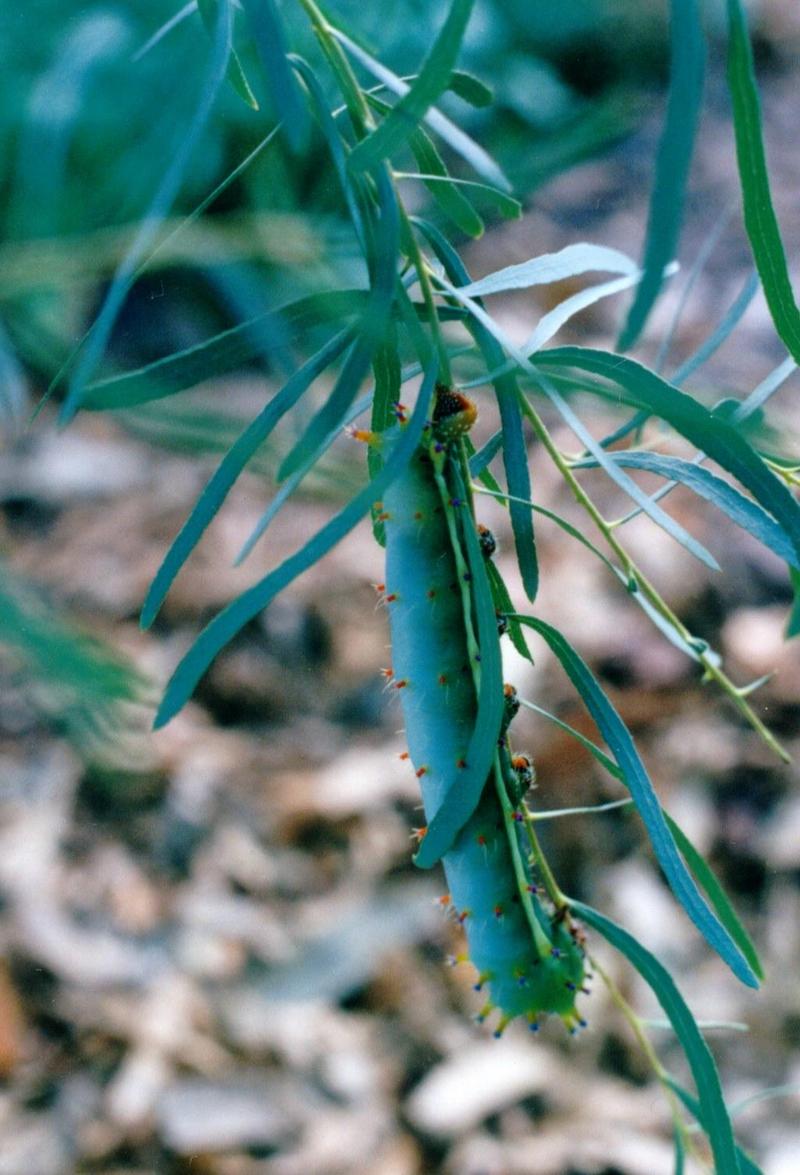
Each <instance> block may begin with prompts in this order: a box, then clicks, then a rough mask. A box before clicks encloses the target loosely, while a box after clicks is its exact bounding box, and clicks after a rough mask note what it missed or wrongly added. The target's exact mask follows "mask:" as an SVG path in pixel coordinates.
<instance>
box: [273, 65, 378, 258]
mask: <svg viewBox="0 0 800 1175" xmlns="http://www.w3.org/2000/svg"><path fill="white" fill-rule="evenodd" d="M289 61H290V62H291V64H292V67H293V68H294V69H295V70H297V72H298V73H299V74H300V76H301V77H302V79H303V81H304V82H305V84H306V86H307V87H308V92H309V94H310V95H311V100H312V102H313V104H314V110H315V114H316V118H317V122H318V123H319V126H320V130H321V131H322V134H323V135H324V137H325V142H326V144H327V147H328V151H329V152H330V155H331V159H332V160H333V164H334V167H335V168H336V174H337V175H338V177H339V186H340V187H341V189H342V193H343V195H344V199H345V203H346V204H347V211H348V212H349V214H350V220H351V221H352V223H353V228H354V229H355V232H356V236H357V237H358V241H359V244H360V245H361V249H362V252H366V248H367V232H366V229H365V227H364V220H363V217H362V215H361V208H360V206H359V196H360V189H361V186H362V181H361V179H360V178H359V177H356V176H354V175H353V174H352V172H351V171H350V170H349V169H348V167H347V153H346V152H345V148H344V143H343V140H342V136H341V134H340V133H339V128H338V127H337V125H336V119H335V118H334V117H333V115H332V114H331V112H330V110H329V108H328V99H327V97H326V95H325V91H324V90H323V88H322V86H321V85H320V83H319V81H318V80H317V76H316V74H315V73H314V71H313V69H312V68H311V66H310V65H309V64H308V62H307V61H306V60H305V59H304V58H302V57H298V56H297V55H296V54H294V53H290V54H289Z"/></svg>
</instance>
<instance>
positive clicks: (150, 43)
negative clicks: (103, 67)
mask: <svg viewBox="0 0 800 1175" xmlns="http://www.w3.org/2000/svg"><path fill="white" fill-rule="evenodd" d="M196 10H197V0H189V3H188V4H184V6H183V8H179V9H178V11H177V12H176V13H175V14H174V16H171V17H170V18H169V20H165V21H164V23H163V24H162V25H160V26H159V27H158V28H157V29H156V31H155V32H154V33H153V34H152V36H150V37H148V38H147V40H146V41H145V43H144V44H143V45H141V46H140V47H139V48H138V49H137V50H136V52H135V53H134V54H133V56H132V57H131V63H132V64H133V63H135V62H137V61H141V60H142V58H143V57H144V56H145V54H147V53H149V52H150V50H151V49H155V47H156V45H158V44H159V42H160V41H162V40H163V39H164V37H166V35H167V33H171V32H172V30H173V29H176V28H177V27H178V25H180V24H183V22H184V21H185V20H186V19H187V17H189V16H191V15H192V13H193V12H196Z"/></svg>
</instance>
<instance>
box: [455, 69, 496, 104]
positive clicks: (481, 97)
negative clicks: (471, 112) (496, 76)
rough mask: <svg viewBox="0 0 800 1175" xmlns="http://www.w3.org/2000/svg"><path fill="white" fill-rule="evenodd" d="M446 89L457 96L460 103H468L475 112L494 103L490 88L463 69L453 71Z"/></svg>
mask: <svg viewBox="0 0 800 1175" xmlns="http://www.w3.org/2000/svg"><path fill="white" fill-rule="evenodd" d="M448 89H450V90H452V91H453V93H454V94H458V96H459V98H461V99H462V101H464V102H468V103H469V105H470V106H474V107H475V108H476V109H477V110H483V109H484V107H486V106H491V104H492V102H493V101H494V94H493V93H492V90H491V87H490V86H487V85H486V82H482V81H481V79H480V78H477V77H475V74H474V73H467V72H466V70H463V69H454V70H453V72H452V73H451V75H450V82H449V85H448Z"/></svg>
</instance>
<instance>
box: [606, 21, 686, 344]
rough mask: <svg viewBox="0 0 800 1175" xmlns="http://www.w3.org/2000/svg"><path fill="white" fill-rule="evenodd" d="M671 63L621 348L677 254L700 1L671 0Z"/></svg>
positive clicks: (636, 330)
mask: <svg viewBox="0 0 800 1175" xmlns="http://www.w3.org/2000/svg"><path fill="white" fill-rule="evenodd" d="M670 29H671V38H670V39H671V45H672V66H671V71H670V86H669V97H668V99H667V117H666V120H665V122H664V130H663V132H662V135H661V141H660V143H659V145H658V156H657V158H656V172H655V178H654V180H653V191H652V195H651V197H650V211H649V215H648V220H647V238H646V243H645V250H644V260H643V262H642V269H643V270H644V277H643V278H642V282H641V285H640V286H639V288H638V290H637V292H636V297H635V299H634V301H633V305H632V306H631V308H630V311H629V312H628V318H627V321H626V323H625V327H624V329H623V331H622V333H621V335H620V339H619V348H620V350H626V349H627V348H628V347H632V346H633V344H634V343H635V342H636V340H637V339H638V337H639V335H640V334H641V331H642V327H643V326H644V324H645V322H646V321H647V316H648V315H649V313H650V311H651V309H652V308H653V304H654V303H655V300H656V298H657V297H658V295H659V292H660V290H661V285H662V282H663V280H664V279H663V274H664V266H665V265H667V264H668V263H669V262H670V261H671V260H672V258H673V257H674V255H675V251H676V249H677V246H678V239H679V237H680V231H681V223H682V221H683V204H684V197H685V193H686V180H687V177H688V174H689V166H690V164H691V161H692V153H693V151H694V141H695V135H696V132H697V124H698V121H699V117H700V105H701V102H702V98H703V74H704V69H705V40H704V36H703V25H702V18H701V15H700V7H699V4H698V0H671V4H670Z"/></svg>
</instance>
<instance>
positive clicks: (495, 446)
mask: <svg viewBox="0 0 800 1175" xmlns="http://www.w3.org/2000/svg"><path fill="white" fill-rule="evenodd" d="M502 447H503V430H502V429H501V428H499V429H498V430H497V432H496V433H493V434H492V436H490V437H489V440H488V441H487V442H486V444H485V445H483V447H482V448H480V449H479V450H478V452H477V453H475V454H474V456H472V457H470V461H469V471H470V473H471V475H472V476H473V477H478V476H479V475H480V474H481V473H483V471H484V469H485V468H486V467H487V465H489V464H490V463H491V462H492V461H493V460H494V458H495V457H496V456H497V454H498V453H499V452H500V450H501V448H502Z"/></svg>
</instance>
